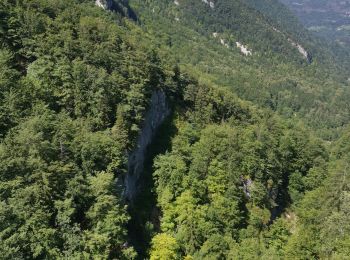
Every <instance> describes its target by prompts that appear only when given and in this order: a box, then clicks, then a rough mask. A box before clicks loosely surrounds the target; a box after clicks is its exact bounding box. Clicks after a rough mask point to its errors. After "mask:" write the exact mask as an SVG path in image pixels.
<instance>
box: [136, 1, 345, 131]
mask: <svg viewBox="0 0 350 260" xmlns="http://www.w3.org/2000/svg"><path fill="white" fill-rule="evenodd" d="M178 3H179V5H176V4H174V2H173V1H166V2H164V1H161V2H159V1H156V0H154V1H146V2H145V1H137V0H133V1H130V4H131V5H132V6H133V7H134V9H135V11H136V12H137V13H138V16H139V20H140V23H141V26H142V27H143V28H144V29H145V30H146V31H148V32H149V33H151V34H154V35H156V38H157V42H158V43H160V44H161V45H163V46H164V45H165V49H164V52H166V54H167V55H168V56H169V55H170V56H171V58H173V59H174V60H175V61H179V63H180V64H181V65H182V66H183V67H184V68H186V70H189V71H192V72H193V74H197V75H198V74H200V78H201V80H203V81H209V82H211V83H214V84H217V85H220V86H225V87H227V88H229V89H233V90H234V92H235V93H237V94H238V95H239V96H240V97H241V98H243V99H247V100H250V101H253V102H254V103H256V104H258V105H259V106H263V107H268V108H270V109H272V110H274V111H278V112H279V113H280V114H282V115H283V116H286V117H291V116H295V115H296V116H299V117H300V118H304V119H305V122H307V123H308V124H310V125H311V126H312V127H313V128H317V129H320V132H321V136H323V137H326V138H331V137H332V136H334V134H335V135H336V132H337V130H336V128H341V127H342V126H343V125H344V124H346V123H347V122H348V121H349V118H348V114H349V113H348V109H347V96H348V89H349V88H348V87H346V86H348V84H349V83H348V81H347V76H348V75H347V71H346V66H345V65H343V66H338V64H339V63H337V62H336V60H335V58H334V57H333V56H331V55H330V52H329V51H328V50H327V48H326V49H323V48H322V45H321V46H317V44H316V43H317V41H316V40H315V41H308V38H309V37H310V36H309V35H308V34H307V32H306V31H305V30H304V29H301V30H299V31H298V30H297V28H296V26H293V24H294V21H295V18H294V19H292V18H291V19H292V21H291V23H290V26H289V27H288V29H287V30H286V31H285V30H284V28H281V26H282V25H281V23H279V22H278V21H277V22H274V21H273V20H272V19H269V18H267V16H266V15H264V14H262V13H259V12H258V11H256V10H254V9H252V6H251V5H252V1H250V2H249V3H250V4H249V5H248V4H247V3H245V1H217V3H216V4H215V7H214V8H211V7H210V6H209V5H208V4H205V3H204V2H203V1H194V2H193V1H186V0H183V1H181V0H180V1H178ZM287 17H288V16H287ZM214 35H215V36H216V37H214ZM236 42H239V43H240V44H242V45H244V46H246V47H247V48H248V49H249V50H250V51H251V52H252V55H248V56H245V55H244V54H242V53H241V52H240V49H239V48H237V47H236ZM222 43H223V44H222ZM225 44H227V45H226V46H225ZM296 44H298V45H300V47H302V48H303V49H305V51H307V52H308V56H307V57H308V58H310V61H311V63H310V62H309V61H308V58H305V57H304V55H303V54H301V53H300V52H299V51H298V48H297V47H296V46H295V45H296ZM227 46H228V47H229V48H227ZM344 55H346V54H343V56H344ZM340 67H341V68H340ZM331 115H332V116H331Z"/></svg>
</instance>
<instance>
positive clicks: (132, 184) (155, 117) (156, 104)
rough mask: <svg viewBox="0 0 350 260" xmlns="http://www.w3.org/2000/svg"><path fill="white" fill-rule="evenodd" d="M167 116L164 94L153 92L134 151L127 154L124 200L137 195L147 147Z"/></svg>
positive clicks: (131, 199) (167, 108)
mask: <svg viewBox="0 0 350 260" xmlns="http://www.w3.org/2000/svg"><path fill="white" fill-rule="evenodd" d="M169 114H170V108H169V105H168V103H167V100H166V95H165V93H164V92H163V91H161V90H158V91H155V92H153V94H152V98H151V105H150V108H149V110H148V112H147V113H146V117H145V121H144V123H143V126H142V129H141V132H140V134H139V137H138V139H137V144H136V147H135V150H134V151H133V152H132V153H131V154H129V160H128V173H127V175H126V178H125V180H124V189H125V190H124V198H125V199H127V200H129V201H130V202H132V201H133V198H134V197H135V195H137V193H138V180H139V179H140V176H141V175H142V173H143V170H144V162H145V157H146V151H147V147H148V145H150V144H151V143H152V141H153V138H154V136H155V133H156V131H157V129H158V128H159V126H160V125H161V124H162V123H163V122H164V120H165V119H166V118H167V116H169Z"/></svg>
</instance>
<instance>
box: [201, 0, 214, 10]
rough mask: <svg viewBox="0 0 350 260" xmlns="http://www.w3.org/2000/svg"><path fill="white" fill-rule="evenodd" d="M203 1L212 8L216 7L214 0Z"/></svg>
mask: <svg viewBox="0 0 350 260" xmlns="http://www.w3.org/2000/svg"><path fill="white" fill-rule="evenodd" d="M202 2H203V3H205V4H207V5H209V6H210V8H211V9H214V7H215V3H214V2H213V1H209V0H202Z"/></svg>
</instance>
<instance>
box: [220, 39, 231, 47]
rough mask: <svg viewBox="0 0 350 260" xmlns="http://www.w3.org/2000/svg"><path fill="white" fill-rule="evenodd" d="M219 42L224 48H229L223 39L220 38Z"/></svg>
mask: <svg viewBox="0 0 350 260" xmlns="http://www.w3.org/2000/svg"><path fill="white" fill-rule="evenodd" d="M220 43H221V44H222V45H224V46H225V47H226V48H230V46H229V45H228V44H227V43H226V42H225V40H224V39H220Z"/></svg>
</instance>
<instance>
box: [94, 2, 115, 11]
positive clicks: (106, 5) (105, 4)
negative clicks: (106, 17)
mask: <svg viewBox="0 0 350 260" xmlns="http://www.w3.org/2000/svg"><path fill="white" fill-rule="evenodd" d="M95 4H96V5H97V6H99V7H101V8H103V9H105V10H111V9H112V8H113V0H96V1H95Z"/></svg>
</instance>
